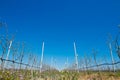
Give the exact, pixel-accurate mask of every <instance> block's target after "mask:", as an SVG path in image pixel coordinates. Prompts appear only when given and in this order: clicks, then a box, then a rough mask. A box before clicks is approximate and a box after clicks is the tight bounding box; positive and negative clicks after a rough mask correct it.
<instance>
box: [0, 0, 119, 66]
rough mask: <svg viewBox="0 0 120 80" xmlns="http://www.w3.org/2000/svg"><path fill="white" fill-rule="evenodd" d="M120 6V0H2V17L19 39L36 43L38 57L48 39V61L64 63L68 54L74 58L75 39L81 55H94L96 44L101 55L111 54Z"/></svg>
mask: <svg viewBox="0 0 120 80" xmlns="http://www.w3.org/2000/svg"><path fill="white" fill-rule="evenodd" d="M119 9H120V1H119V0H1V1H0V19H1V20H2V21H4V22H6V23H7V25H8V30H9V33H10V34H15V35H16V36H15V41H20V42H22V41H24V42H25V43H26V44H27V45H29V46H32V49H31V51H33V52H34V53H35V55H37V56H38V57H40V56H41V45H42V42H43V41H44V42H45V52H44V55H45V56H44V61H45V62H46V63H50V59H51V57H54V58H56V61H57V63H58V66H59V67H61V65H62V67H63V64H64V63H65V60H66V58H67V57H68V59H69V62H70V63H72V62H73V61H74V50H73V42H74V41H75V42H76V46H77V52H78V55H79V58H81V57H83V55H84V54H85V53H86V54H87V55H91V53H92V49H93V48H94V49H96V50H97V51H98V53H99V54H98V57H102V56H103V55H109V49H108V46H107V38H108V34H109V33H110V34H111V35H112V36H113V38H114V37H115V34H117V31H118V28H117V26H118V25H119V24H120V10H119ZM29 46H28V47H29ZM115 57H116V56H115ZM107 58H108V60H109V56H107Z"/></svg>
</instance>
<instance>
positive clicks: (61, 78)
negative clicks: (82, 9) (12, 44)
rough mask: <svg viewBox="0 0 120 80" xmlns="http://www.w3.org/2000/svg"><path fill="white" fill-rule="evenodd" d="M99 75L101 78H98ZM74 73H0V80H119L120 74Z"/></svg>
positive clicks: (24, 71) (53, 71) (55, 71)
mask: <svg viewBox="0 0 120 80" xmlns="http://www.w3.org/2000/svg"><path fill="white" fill-rule="evenodd" d="M100 74H101V76H100ZM100 74H99V72H96V71H90V73H87V72H79V73H78V72H75V71H61V72H59V71H57V70H52V71H43V72H42V73H39V71H33V73H31V71H30V70H20V71H19V70H17V71H11V70H5V71H4V72H3V71H0V80H120V72H119V71H118V72H115V73H114V72H107V71H106V72H100Z"/></svg>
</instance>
